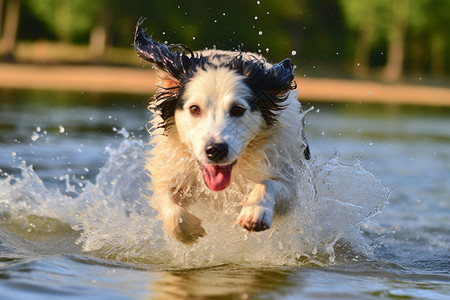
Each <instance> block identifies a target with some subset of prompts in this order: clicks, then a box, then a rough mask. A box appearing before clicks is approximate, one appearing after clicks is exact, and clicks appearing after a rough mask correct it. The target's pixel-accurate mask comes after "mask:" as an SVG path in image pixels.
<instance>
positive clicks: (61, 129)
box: [59, 125, 66, 133]
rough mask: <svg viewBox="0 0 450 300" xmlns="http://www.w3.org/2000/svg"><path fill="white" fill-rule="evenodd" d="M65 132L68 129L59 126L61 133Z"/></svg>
mask: <svg viewBox="0 0 450 300" xmlns="http://www.w3.org/2000/svg"><path fill="white" fill-rule="evenodd" d="M64 131H66V129H65V128H64V127H63V126H62V125H59V133H64Z"/></svg>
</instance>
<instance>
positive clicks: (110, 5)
mask: <svg viewBox="0 0 450 300" xmlns="http://www.w3.org/2000/svg"><path fill="white" fill-rule="evenodd" d="M449 12H450V1H448V0H414V1H412V0H377V1H360V0H321V1H308V0H284V1H279V0H261V1H257V0H251V1H242V0H229V1H207V0H196V1H179V0H178V1H176V0H165V1H153V0H150V1H145V0H134V1H121V0H108V1H107V0H96V1H91V0H0V61H3V62H8V63H21V64H22V63H33V64H102V65H115V66H133V65H134V66H136V65H142V62H140V61H139V60H138V59H137V58H136V55H135V54H134V51H133V47H132V42H133V31H134V26H135V24H136V21H137V20H138V19H139V17H140V16H144V17H146V18H147V19H146V22H145V24H144V26H145V27H146V28H147V30H148V32H149V33H153V37H154V39H156V40H160V41H164V42H167V43H182V44H185V45H187V46H189V47H190V48H192V49H195V50H196V49H204V48H214V47H217V48H220V49H229V50H232V49H237V48H238V47H240V49H242V50H243V51H251V52H261V53H262V54H263V55H264V56H266V57H267V58H268V59H269V60H270V61H279V60H281V59H283V58H285V57H292V59H293V61H294V63H295V64H296V65H297V68H298V69H297V70H298V71H297V74H298V75H300V76H311V77H331V78H359V79H373V80H378V81H384V82H399V81H402V82H412V83H421V84H424V83H428V84H433V85H441V86H442V85H444V86H448V82H449V80H448V79H449V70H450V48H449V44H450V43H449V42H450V31H449V30H448V29H449V28H450V13H449Z"/></svg>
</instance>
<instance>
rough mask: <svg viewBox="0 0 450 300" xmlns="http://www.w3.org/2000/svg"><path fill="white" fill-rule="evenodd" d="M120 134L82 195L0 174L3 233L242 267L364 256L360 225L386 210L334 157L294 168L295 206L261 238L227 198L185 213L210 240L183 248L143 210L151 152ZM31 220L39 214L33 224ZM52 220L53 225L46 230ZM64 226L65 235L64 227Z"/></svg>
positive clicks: (29, 175)
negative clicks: (194, 218) (52, 236)
mask: <svg viewBox="0 0 450 300" xmlns="http://www.w3.org/2000/svg"><path fill="white" fill-rule="evenodd" d="M118 132H119V133H121V134H122V135H123V136H124V140H123V141H122V143H121V144H120V145H119V146H118V147H117V148H107V152H108V154H109V158H108V160H107V162H106V164H105V165H104V166H103V167H102V169H101V170H100V172H99V174H98V175H97V177H96V180H95V182H94V183H93V182H89V181H86V182H83V186H84V187H83V189H82V190H81V191H79V192H78V193H75V191H74V190H71V192H72V196H68V195H66V194H67V193H64V192H61V191H60V190H57V189H56V190H55V189H49V188H46V187H45V185H44V184H43V182H42V180H41V179H40V178H39V176H38V175H37V174H36V173H35V172H34V170H33V168H32V167H31V166H27V165H25V163H22V164H20V165H19V166H18V167H19V168H20V170H21V175H20V176H13V175H7V176H4V179H2V180H0V215H1V216H3V220H0V227H7V226H6V225H8V226H10V227H11V226H12V225H11V224H16V225H15V226H16V228H15V231H14V232H17V233H18V234H19V235H22V236H26V234H27V233H29V231H30V230H32V231H35V232H40V234H41V235H42V234H50V233H52V234H60V235H63V236H64V235H70V234H72V235H73V233H74V232H77V233H78V234H79V235H78V237H77V239H76V242H75V243H76V244H77V245H79V246H80V247H81V250H82V251H83V252H85V253H86V252H87V253H91V254H93V255H96V256H99V257H103V258H109V259H116V260H121V261H129V262H141V263H142V262H143V263H147V264H152V265H161V266H164V267H186V266H187V267H192V266H195V267H199V266H209V265H219V264H226V263H242V262H249V263H256V264H265V265H305V264H314V265H329V264H333V263H336V262H338V261H339V260H340V259H347V258H349V259H351V258H353V257H354V256H356V255H358V256H359V257H361V256H366V257H370V255H371V250H372V249H371V247H370V246H369V244H368V243H367V241H366V240H365V238H364V237H363V235H362V234H361V232H360V231H361V229H360V226H361V225H362V224H363V222H365V220H367V218H369V217H371V216H373V215H375V214H376V213H378V212H379V211H380V210H381V209H382V208H383V207H384V205H385V204H386V201H387V199H388V197H389V194H390V190H389V189H388V188H386V187H385V186H384V185H383V184H382V183H381V182H380V180H378V179H377V178H375V176H374V175H372V174H371V173H370V172H368V171H366V170H365V169H364V168H363V167H362V166H361V164H360V163H359V162H358V161H357V162H355V163H354V164H352V165H345V164H343V163H341V161H340V158H339V155H335V156H334V157H333V158H331V159H329V160H328V161H326V162H322V163H320V162H319V161H317V160H313V161H312V162H311V163H310V164H309V165H307V166H305V167H303V168H298V170H296V172H297V174H296V176H297V180H299V182H300V189H299V190H298V195H297V198H298V200H299V201H298V203H297V205H295V206H294V207H293V209H292V212H291V213H290V214H289V215H287V216H286V217H280V218H277V219H275V220H274V223H273V227H272V228H271V229H270V230H267V231H265V232H261V233H252V232H247V231H246V230H244V229H242V228H240V227H239V226H237V225H236V224H235V220H236V217H237V215H238V213H239V207H238V206H237V203H235V201H234V199H226V201H224V203H222V204H221V205H219V206H221V207H220V208H219V206H214V205H211V203H196V204H195V205H194V206H193V207H192V211H193V213H194V214H196V215H198V216H199V217H200V218H201V219H202V220H203V226H204V228H205V230H206V231H207V233H208V235H207V236H205V237H204V238H201V239H200V240H199V242H198V243H197V244H195V245H193V246H185V245H183V244H181V243H179V242H178V241H175V240H173V239H172V238H170V237H169V236H168V235H167V234H166V233H165V232H164V231H163V229H162V222H161V221H160V219H159V218H158V214H157V212H156V211H155V210H154V209H153V208H152V206H151V205H150V203H151V196H152V194H151V191H149V190H148V183H149V182H150V178H149V176H148V174H147V173H146V171H145V169H144V164H145V159H146V155H147V152H148V150H149V146H147V145H146V144H145V143H144V142H142V141H141V140H137V139H134V138H132V137H130V136H129V135H128V134H127V132H126V131H125V130H123V129H122V130H121V131H118ZM67 186H69V188H70V185H67ZM230 188H232V187H230ZM240 194H242V191H236V195H240ZM30 216H33V218H35V219H36V218H37V221H36V220H35V221H34V222H33V223H32V224H31V225H30V223H31V222H30V221H29V219H30ZM39 220H40V221H39ZM49 220H55V221H56V222H57V223H58V224H59V225H58V226H56V225H55V226H54V227H51V226H50V227H49V226H48V224H49V222H48V221H49ZM17 223H20V224H19V225H17ZM61 223H63V224H66V225H67V227H69V226H70V227H71V228H72V230H71V232H67V230H66V231H64V230H63V231H61V226H60V224H61ZM10 227H9V228H10ZM42 228H45V230H42ZM44 231H45V232H44Z"/></svg>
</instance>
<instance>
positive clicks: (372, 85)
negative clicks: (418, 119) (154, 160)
mask: <svg viewBox="0 0 450 300" xmlns="http://www.w3.org/2000/svg"><path fill="white" fill-rule="evenodd" d="M296 81H297V84H298V87H297V88H298V90H299V99H300V100H301V101H312V102H315V101H317V102H319V101H326V102H343V103H346V102H348V103H350V102H360V103H383V104H392V105H400V104H404V105H423V106H450V87H448V88H445V87H433V86H425V85H424V86H422V85H411V84H402V83H399V84H386V83H380V82H375V81H358V80H349V79H325V78H309V77H306V78H305V77H296ZM156 83H157V78H156V74H155V72H154V71H153V69H151V67H150V66H146V67H135V68H133V67H111V66H72V65H23V64H8V63H0V88H12V89H40V90H67V91H83V92H111V93H127V94H143V95H147V96H149V95H151V94H153V93H154V92H155V89H156ZM0 101H1V100H0Z"/></svg>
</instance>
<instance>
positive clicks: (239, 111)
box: [230, 105, 246, 117]
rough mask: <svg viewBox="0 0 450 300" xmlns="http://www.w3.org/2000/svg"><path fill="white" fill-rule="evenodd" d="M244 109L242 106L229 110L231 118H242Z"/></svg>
mask: <svg viewBox="0 0 450 300" xmlns="http://www.w3.org/2000/svg"><path fill="white" fill-rule="evenodd" d="M245 111H246V109H245V107H243V106H242V105H235V106H233V107H232V108H231V110H230V115H231V116H232V117H242V116H243V115H244V113H245Z"/></svg>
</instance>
